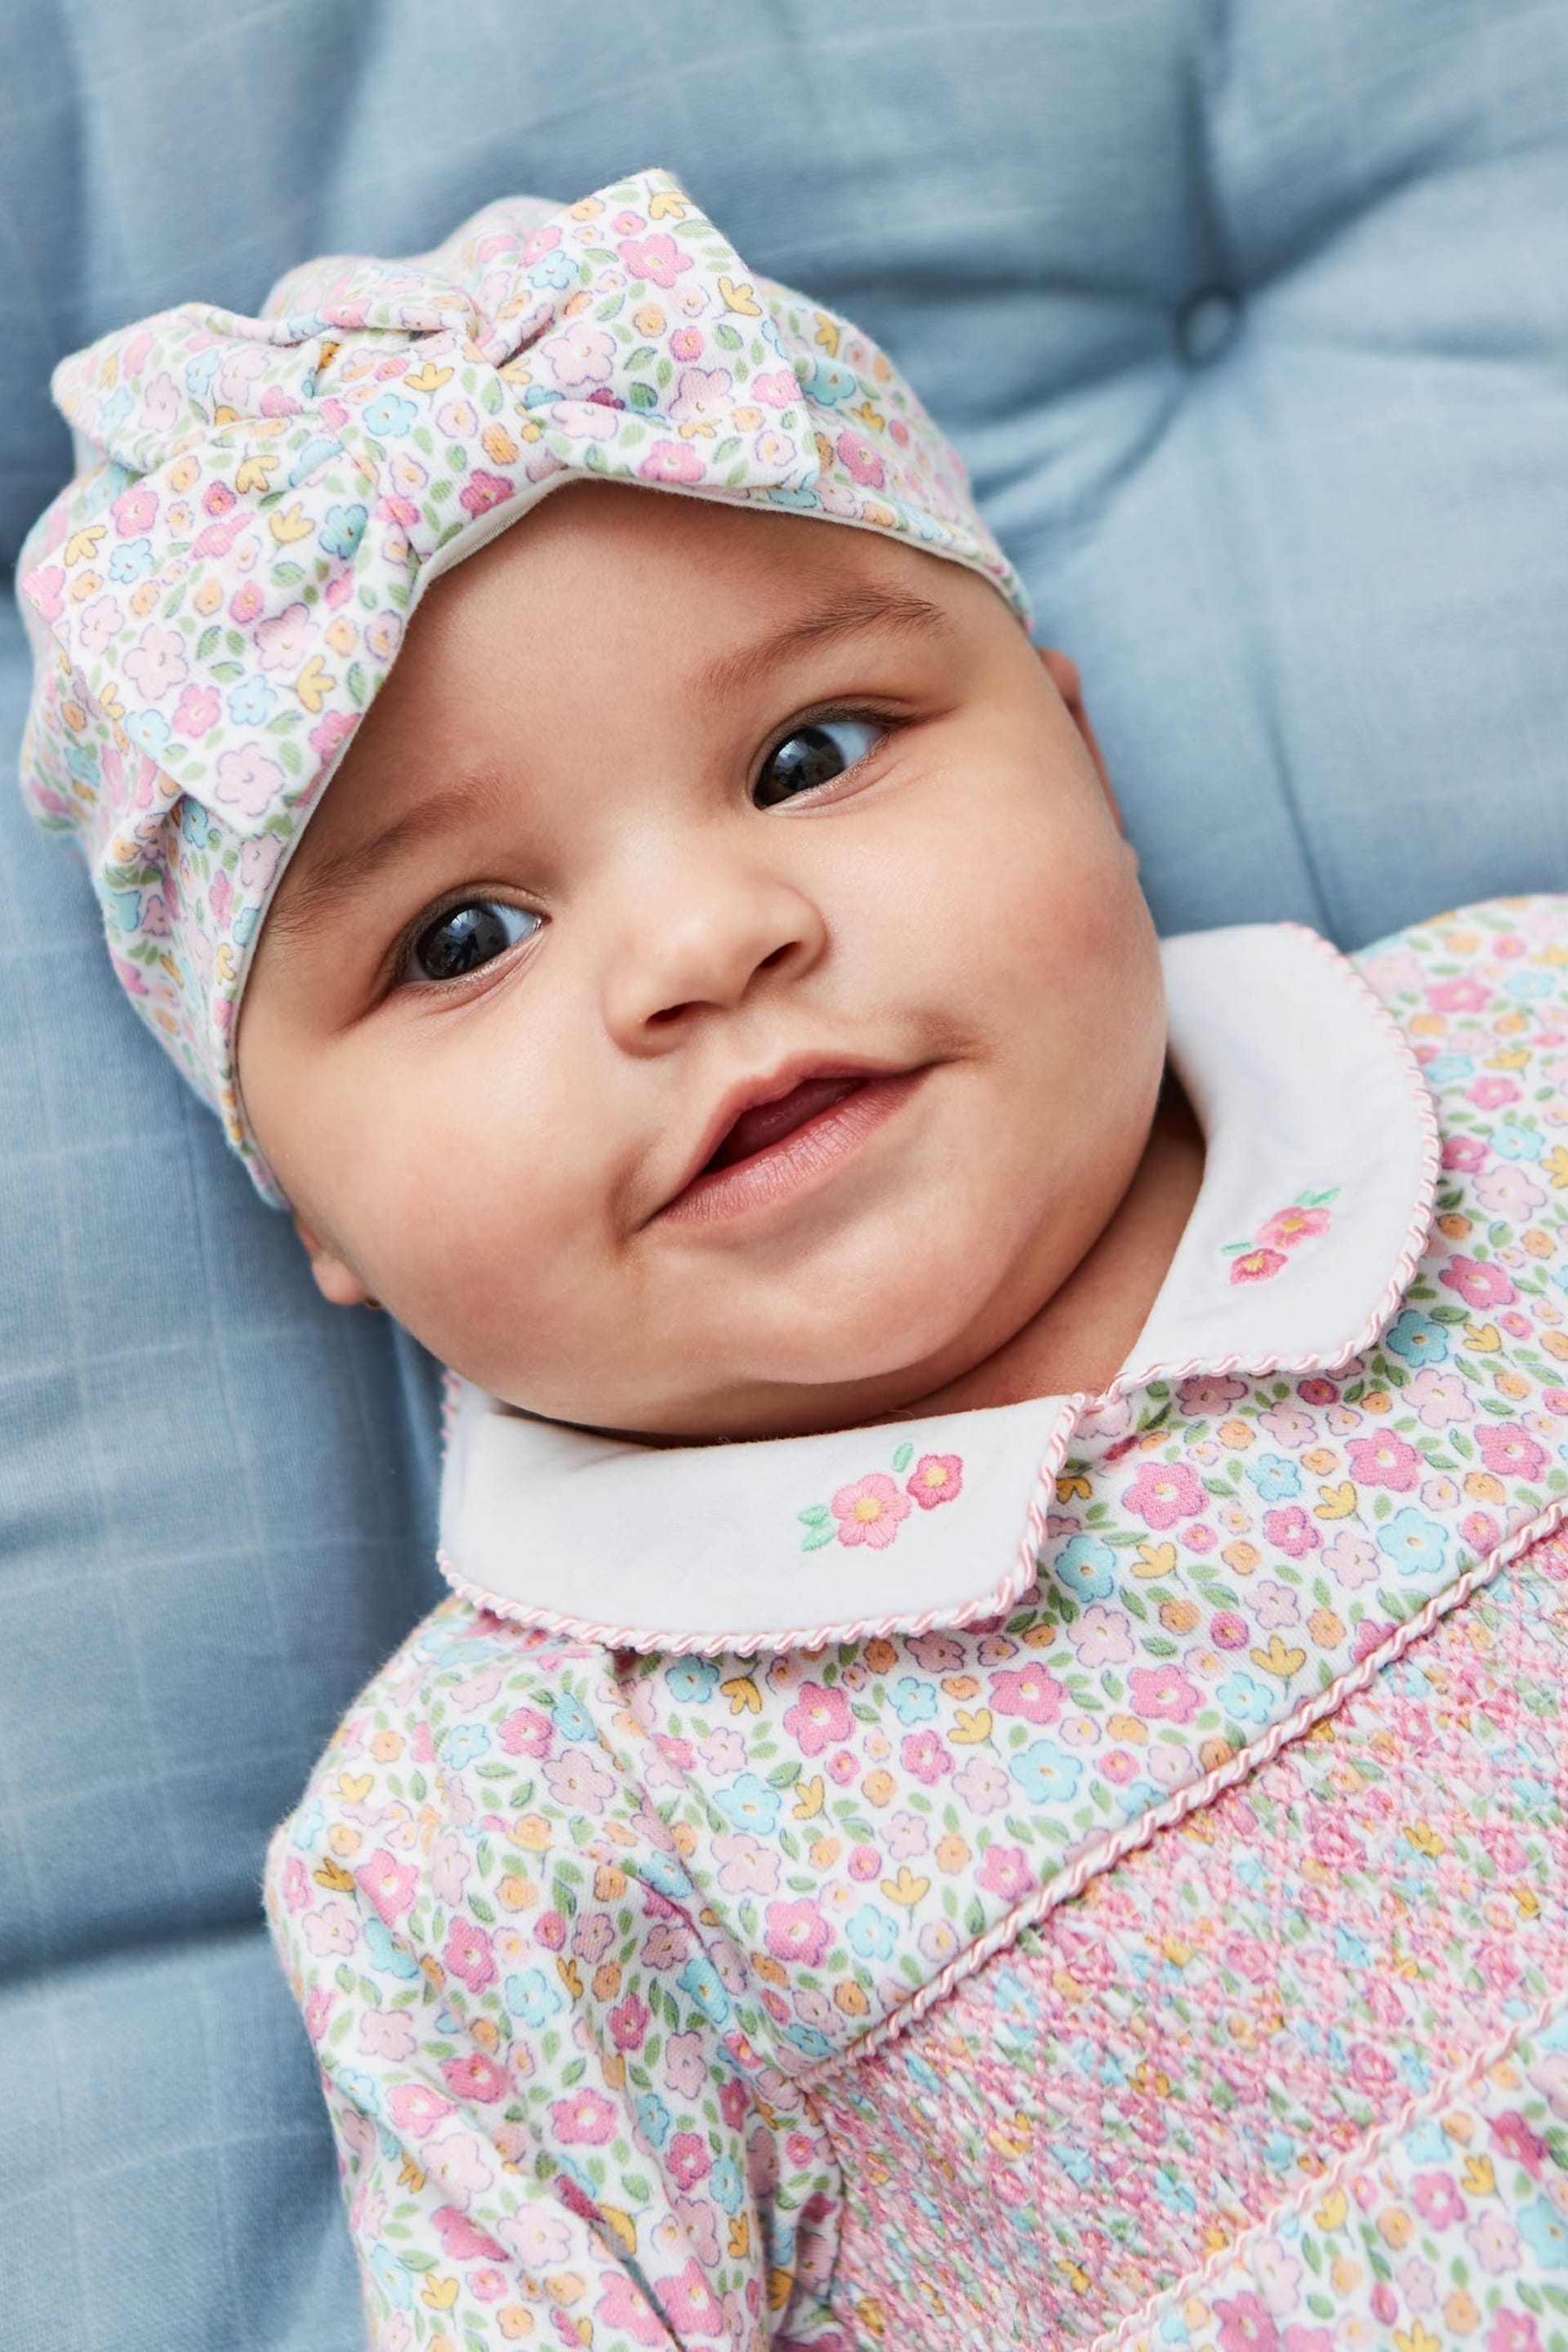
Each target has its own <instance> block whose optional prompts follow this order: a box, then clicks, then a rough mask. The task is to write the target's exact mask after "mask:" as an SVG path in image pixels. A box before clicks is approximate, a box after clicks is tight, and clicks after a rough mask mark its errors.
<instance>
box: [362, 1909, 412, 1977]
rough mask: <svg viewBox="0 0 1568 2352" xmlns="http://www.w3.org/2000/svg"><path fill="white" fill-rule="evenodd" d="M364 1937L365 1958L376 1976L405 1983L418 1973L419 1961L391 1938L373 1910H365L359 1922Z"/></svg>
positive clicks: (389, 1931)
mask: <svg viewBox="0 0 1568 2352" xmlns="http://www.w3.org/2000/svg"><path fill="white" fill-rule="evenodd" d="M361 1932H362V1933H363V1937H364V1949H365V1958H367V1959H368V1960H369V1962H370V1964H371V1967H372V1968H373V1969H374V1970H375V1973H376V1975H377V1976H378V1977H397V1978H398V1979H401V1981H402V1982H404V1983H405V1984H407V1983H410V1982H412V1980H413V1979H414V1978H415V1977H416V1976H417V1975H418V1974H419V1963H418V1961H417V1960H416V1958H415V1957H414V1955H413V1953H412V1952H408V1951H405V1949H404V1948H403V1946H402V1945H401V1944H399V1943H396V1942H395V1941H394V1939H393V1935H392V1930H391V1929H390V1928H389V1927H387V1925H386V1922H385V1921H384V1919H378V1918H377V1917H376V1916H375V1913H374V1911H367V1912H366V1913H365V1915H364V1918H363V1921H362V1923H361Z"/></svg>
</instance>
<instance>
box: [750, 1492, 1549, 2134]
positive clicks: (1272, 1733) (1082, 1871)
mask: <svg viewBox="0 0 1568 2352" xmlns="http://www.w3.org/2000/svg"><path fill="white" fill-rule="evenodd" d="M1565 1518H1568V1498H1564V1500H1563V1501H1562V1502H1557V1503H1553V1504H1552V1506H1551V1507H1550V1508H1549V1509H1547V1510H1545V1511H1543V1512H1542V1514H1541V1517H1539V1518H1537V1519H1531V1521H1529V1522H1528V1523H1527V1524H1526V1525H1525V1526H1524V1527H1522V1528H1520V1530H1519V1532H1518V1534H1517V1535H1514V1536H1510V1538H1509V1540H1508V1542H1507V1543H1505V1544H1500V1545H1499V1546H1498V1548H1497V1549H1496V1550H1495V1551H1493V1552H1489V1554H1488V1555H1487V1557H1486V1559H1482V1560H1478V1561H1477V1562H1476V1565H1475V1566H1474V1567H1473V1568H1468V1569H1467V1570H1465V1572H1464V1574H1463V1576H1461V1577H1459V1578H1458V1579H1457V1580H1456V1581H1455V1582H1454V1583H1452V1584H1451V1585H1449V1586H1447V1589H1446V1590H1445V1591H1442V1592H1435V1593H1433V1594H1432V1596H1431V1598H1430V1599H1429V1600H1428V1601H1426V1602H1425V1603H1424V1604H1423V1606H1422V1607H1421V1608H1420V1609H1418V1610H1417V1611H1416V1612H1415V1616H1414V1617H1409V1618H1406V1620H1405V1623H1404V1624H1403V1625H1396V1626H1395V1628H1394V1632H1393V1633H1391V1634H1390V1635H1389V1637H1388V1639H1387V1641H1386V1642H1384V1644H1383V1646H1382V1648H1381V1649H1376V1650H1369V1651H1368V1652H1367V1654H1366V1656H1365V1657H1364V1658H1363V1659H1361V1660H1360V1661H1359V1663H1358V1664H1355V1665H1353V1666H1352V1667H1351V1669H1350V1670H1349V1672H1348V1673H1346V1674H1343V1675H1340V1676H1339V1677H1338V1679H1337V1680H1336V1681H1334V1682H1331V1683H1330V1684H1329V1685H1328V1686H1327V1688H1326V1689H1324V1690H1321V1691H1319V1692H1317V1693H1316V1694H1315V1695H1314V1696H1311V1697H1310V1698H1305V1699H1302V1700H1301V1701H1300V1705H1299V1706H1295V1707H1294V1708H1292V1710H1291V1712H1290V1713H1289V1715H1287V1716H1283V1717H1281V1718H1280V1720H1279V1722H1278V1723H1276V1724H1274V1725H1272V1726H1271V1727H1270V1728H1269V1729H1268V1731H1266V1732H1265V1733H1264V1735H1263V1737H1262V1738H1261V1739H1256V1740H1254V1741H1253V1742H1252V1743H1251V1744H1250V1746H1248V1747H1246V1748H1237V1751H1236V1753H1235V1755H1234V1756H1232V1757H1230V1758H1229V1759H1228V1760H1227V1761H1226V1763H1224V1764H1220V1765H1216V1766H1215V1769H1213V1771H1210V1772H1205V1774H1204V1776H1203V1778H1202V1779H1201V1780H1194V1781H1192V1782H1191V1783H1190V1784H1189V1785H1188V1786H1187V1787H1186V1788H1184V1789H1177V1790H1174V1791H1173V1793H1172V1794H1171V1795H1170V1796H1168V1797H1165V1798H1163V1799H1162V1801H1161V1802H1160V1803H1159V1804H1157V1805H1152V1806H1151V1807H1150V1808H1149V1810H1148V1811H1147V1812H1145V1813H1140V1815H1139V1816H1138V1818H1137V1820H1136V1821H1131V1822H1124V1823H1123V1824H1122V1826H1121V1829H1119V1830H1115V1831H1113V1832H1111V1833H1110V1836H1108V1837H1104V1838H1101V1839H1100V1843H1098V1844H1097V1845H1091V1846H1086V1847H1085V1849H1084V1851H1083V1852H1082V1853H1080V1854H1079V1857H1078V1860H1077V1861H1076V1862H1074V1863H1073V1864H1070V1865H1069V1867H1068V1869H1066V1870H1064V1871H1063V1872H1062V1873H1061V1874H1060V1876H1059V1877H1057V1878H1053V1879H1052V1880H1050V1882H1049V1883H1048V1884H1047V1885H1045V1886H1037V1888H1036V1889H1035V1892H1034V1893H1033V1895H1025V1896H1024V1898H1023V1900H1022V1901H1021V1902H1018V1903H1015V1905H1014V1906H1013V1907H1012V1909H1011V1910H1010V1911H1006V1912H1004V1914H1003V1916H1002V1917H1001V1918H1000V1919H998V1920H997V1922H996V1924H995V1926H994V1927H988V1928H987V1929H986V1931H985V1933H984V1935H983V1936H981V1937H977V1938H976V1940H975V1941H974V1942H973V1944H971V1945H970V1946H969V1947H968V1948H967V1949H966V1950H964V1951H962V1952H960V1953H959V1954H958V1955H957V1956H956V1957H955V1958H952V1959H951V1960H949V1961H948V1963H947V1965H946V1967H945V1968H943V1969H939V1970H938V1972H937V1974H936V1975H935V1976H934V1977H932V1978H931V1979H930V1981H929V1982H928V1983H926V1984H923V1985H921V1989H920V1990H919V1991H918V1992H915V1993H911V1994H910V1998H909V2000H906V2001H902V2002H900V2005H899V2007H898V2008H897V2009H895V2010H893V2011H891V2012H890V2014H889V2016H887V2017H884V2018H883V2019H882V2020H881V2021H880V2023H879V2024H877V2025H874V2026H872V2027H871V2028H870V2030H869V2031H868V2032H866V2033H863V2034H862V2035H861V2036H860V2038H859V2039H858V2041H856V2042H850V2043H849V2044H848V2046H847V2048H846V2049H844V2050H836V2051H834V2052H833V2053H831V2054H830V2055H829V2056H828V2057H826V2058H819V2059H818V2060H817V2062H816V2064H815V2065H814V2066H807V2067H805V2068H803V2069H802V2071H801V2072H800V2073H799V2074H795V2075H794V2076H793V2077H792V2078H791V2079H792V2080H793V2081H795V2082H796V2083H798V2084H800V2085H801V2087H802V2089H804V2090H810V2089H811V2088H812V2087H813V2086H814V2085H815V2084H818V2083H820V2082H823V2081H825V2080H826V2077H827V2076H828V2075H830V2074H836V2073H837V2071H838V2070H839V2069H840V2068H841V2067H843V2066H847V2065H849V2064H858V2063H859V2061H860V2060H861V2059H862V2058H868V2057H869V2056H870V2054H871V2053H872V2052H873V2051H875V2050H878V2049H879V2048H880V2047H881V2045H882V2043H883V2042H890V2041H891V2040H892V2039H893V2037H894V2036H895V2035H896V2034H900V2033H903V2032H906V2031H907V2030H908V2028H909V2027H910V2026H911V2025H913V2024H914V2023H915V2022H916V2021H918V2020H919V2019H920V2018H922V2017H923V2016H924V2015H925V2013H926V2011H928V2010H929V2009H932V2008H934V2007H935V2005H936V2003H937V2002H938V2001H941V2000H945V1999H946V1997H947V1995H948V1994H949V1993H950V1992H952V1990H953V1988H954V1986H955V1985H959V1984H962V1983H963V1979H964V1978H965V1977H969V1976H973V1974H974V1972H975V1970H976V1969H980V1968H983V1967H984V1964H985V1962H986V1961H987V1960H988V1959H991V1958H993V1957H994V1954H996V1953H997V1952H1000V1951H1002V1950H1004V1949H1005V1948H1006V1947H1007V1946H1008V1945H1009V1944H1011V1943H1014V1942H1015V1941H1016V1939H1017V1937H1019V1935H1021V1934H1022V1932H1023V1930H1024V1929H1025V1928H1026V1927H1036V1926H1037V1925H1038V1923H1039V1922H1040V1920H1042V1919H1044V1918H1045V1917H1047V1915H1048V1914H1049V1913H1050V1912H1052V1911H1055V1910H1058V1909H1059V1908H1060V1906H1061V1905H1062V1904H1064V1903H1070V1902H1072V1900H1073V1899H1074V1897H1075V1896H1077V1895H1081V1894H1082V1893H1083V1890H1084V1888H1085V1887H1086V1886H1087V1885H1089V1880H1090V1879H1091V1878H1098V1877H1100V1876H1101V1875H1102V1874H1103V1873H1104V1872H1106V1871H1108V1870H1110V1869H1111V1868H1112V1867H1113V1866H1114V1865H1115V1864H1117V1863H1119V1862H1121V1861H1122V1860H1123V1859H1124V1857H1125V1856H1126V1855H1128V1854H1130V1853H1136V1852H1137V1850H1138V1848H1139V1847H1140V1846H1145V1845H1150V1844H1152V1842H1153V1840H1154V1839H1155V1838H1156V1837H1157V1836H1158V1835H1159V1832H1161V1831H1162V1830H1168V1829H1174V1828H1175V1826H1176V1824H1177V1823H1178V1822H1184V1821H1185V1820H1186V1818H1187V1816H1188V1815H1189V1813H1195V1812H1197V1811H1200V1810H1201V1809H1202V1808H1203V1807H1204V1806H1205V1805H1209V1804H1212V1803H1213V1802H1214V1801H1215V1798H1216V1797H1219V1796H1223V1795H1224V1793H1225V1791H1226V1790H1227V1789H1234V1788H1235V1786H1236V1784H1237V1781H1238V1780H1246V1779H1247V1777H1248V1775H1249V1774H1250V1773H1252V1772H1255V1771H1257V1770H1258V1769H1260V1768H1261V1767H1262V1766H1263V1765H1265V1764H1268V1763H1271V1762H1272V1761H1273V1759H1274V1758H1275V1757H1276V1756H1278V1755H1279V1750H1280V1749H1281V1748H1285V1747H1288V1746H1289V1743H1290V1742H1291V1740H1293V1739H1299V1738H1300V1737H1301V1734H1302V1733H1303V1732H1305V1731H1310V1729H1311V1728H1312V1726H1313V1725H1314V1724H1315V1723H1321V1721H1322V1720H1323V1718H1324V1717H1325V1716H1329V1715H1332V1714H1334V1713H1336V1712H1337V1710H1338V1709H1339V1708H1340V1707H1341V1706H1343V1704H1344V1702H1345V1701H1346V1699H1348V1698H1353V1697H1354V1696H1355V1695H1356V1693H1357V1692H1358V1691H1363V1690H1365V1689H1366V1687H1367V1685H1369V1684H1370V1683H1372V1682H1373V1681H1375V1679H1376V1677H1377V1676H1378V1675H1380V1674H1381V1673H1382V1672H1383V1670H1384V1666H1390V1665H1393V1664H1394V1661H1395V1660H1396V1659H1398V1658H1401V1657H1403V1656H1404V1654H1405V1651H1406V1650H1408V1649H1409V1647H1410V1646H1411V1643H1413V1642H1416V1641H1419V1639H1420V1638H1421V1636H1422V1635H1423V1634H1424V1633H1430V1632H1431V1630H1432V1628H1433V1626H1434V1625H1435V1624H1436V1622H1437V1621H1438V1619H1439V1618H1440V1617H1446V1616H1447V1613H1448V1612H1449V1611H1450V1610H1451V1609H1457V1608H1458V1606H1459V1604H1460V1602H1461V1601H1468V1599H1469V1598H1470V1595H1471V1594H1472V1593H1473V1592H1477V1591H1479V1590H1480V1588H1481V1586H1482V1585H1483V1584H1489V1583H1490V1582H1491V1580H1492V1579H1493V1577H1494V1576H1497V1575H1499V1574H1500V1572H1501V1570H1503V1569H1505V1568H1507V1567H1508V1566H1509V1565H1510V1562H1511V1561H1513V1560H1516V1559H1518V1558H1519V1557H1520V1555H1521V1553H1522V1552H1526V1551H1529V1550H1530V1549H1531V1548H1532V1547H1533V1546H1534V1545H1535V1544H1538V1543H1540V1542H1542V1540H1543V1539H1544V1538H1546V1537H1547V1536H1549V1535H1551V1534H1552V1533H1553V1532H1554V1530H1555V1529H1556V1528H1560V1527H1561V1526H1562V1525H1563V1520H1564V1519H1565Z"/></svg>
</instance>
